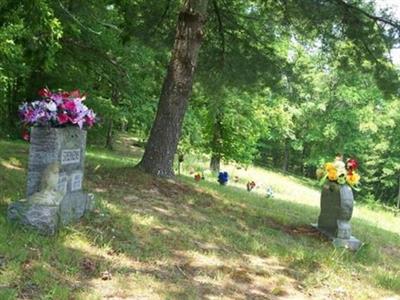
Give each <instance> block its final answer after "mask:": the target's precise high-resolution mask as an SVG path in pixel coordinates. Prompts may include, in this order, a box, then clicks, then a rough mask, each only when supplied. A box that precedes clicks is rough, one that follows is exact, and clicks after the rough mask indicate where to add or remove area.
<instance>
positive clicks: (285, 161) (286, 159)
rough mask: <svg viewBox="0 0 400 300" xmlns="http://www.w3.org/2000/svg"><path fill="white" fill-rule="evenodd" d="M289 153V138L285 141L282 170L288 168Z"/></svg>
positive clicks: (285, 170) (284, 170)
mask: <svg viewBox="0 0 400 300" xmlns="http://www.w3.org/2000/svg"><path fill="white" fill-rule="evenodd" d="M289 154H290V144H289V140H286V141H285V152H284V156H283V164H282V171H283V172H287V171H288V170H289Z"/></svg>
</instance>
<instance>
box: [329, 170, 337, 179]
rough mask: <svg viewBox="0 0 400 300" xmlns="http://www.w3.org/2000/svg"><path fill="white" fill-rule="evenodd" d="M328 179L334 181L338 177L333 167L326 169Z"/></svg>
mask: <svg viewBox="0 0 400 300" xmlns="http://www.w3.org/2000/svg"><path fill="white" fill-rule="evenodd" d="M328 179H329V180H331V181H335V180H337V179H338V176H337V172H336V169H335V168H333V169H330V170H329V171H328Z"/></svg>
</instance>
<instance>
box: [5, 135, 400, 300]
mask: <svg viewBox="0 0 400 300" xmlns="http://www.w3.org/2000/svg"><path fill="white" fill-rule="evenodd" d="M124 148H126V145H120V147H119V148H118V147H117V151H116V152H110V151H104V150H101V149H97V148H89V149H88V154H87V157H86V183H85V187H86V189H88V190H90V191H93V192H94V193H95V195H96V203H97V204H96V209H95V211H94V212H93V213H91V214H90V215H89V216H87V217H85V218H84V219H83V220H82V221H81V222H79V223H77V224H73V225H70V226H68V227H66V228H63V229H62V230H61V231H60V232H59V233H58V234H57V235H56V236H54V237H46V236H41V235H39V234H36V233H35V232H33V231H30V230H27V229H24V228H20V227H18V226H16V225H14V224H10V223H8V222H7V220H6V209H7V205H8V204H9V203H10V202H11V201H13V200H17V199H20V198H22V197H23V196H24V193H25V182H26V167H27V157H28V146H27V144H25V143H19V142H8V141H0V210H1V211H0V299H17V298H25V299H85V300H86V299H104V298H113V299H125V298H129V297H131V298H133V297H138V298H140V297H142V298H143V299H270V298H274V297H281V298H282V299H285V298H290V297H291V298H292V299H302V298H310V297H311V298H328V299H335V298H339V299H379V298H383V297H386V296H393V295H396V294H399V293H400V264H399V261H400V218H399V217H395V216H394V215H393V214H391V213H389V212H385V211H374V210H371V209H369V208H368V207H363V206H357V207H356V209H355V210H356V211H355V217H354V218H353V231H354V235H355V236H356V237H358V238H359V239H361V240H362V241H364V242H365V245H364V246H363V247H362V248H361V249H360V250H359V251H358V252H356V253H351V252H348V251H346V250H343V249H335V248H334V247H333V246H332V245H331V244H330V243H329V242H327V241H325V240H323V239H322V238H321V237H320V236H319V235H317V234H315V233H314V232H313V231H312V230H310V228H309V226H308V225H309V224H310V223H313V222H315V221H316V219H317V216H318V212H319V209H318V204H319V202H318V197H319V193H318V190H316V189H315V188H313V187H310V185H312V183H311V184H306V185H304V183H303V182H302V181H301V180H299V179H297V178H293V177H290V176H286V175H285V174H279V173H275V172H271V171H267V170H263V169H261V168H253V167H251V168H248V169H247V170H244V169H238V168H235V167H233V166H224V168H225V169H227V170H229V172H230V174H231V175H236V176H238V177H239V182H238V183H232V184H230V185H228V186H226V187H222V186H219V185H218V184H217V183H216V182H215V179H214V178H213V177H212V176H211V175H209V174H207V179H206V180H205V181H201V182H199V183H196V182H195V181H194V180H193V178H192V176H191V175H189V172H190V171H197V170H201V168H204V164H203V163H202V162H199V161H194V160H192V161H191V163H190V164H189V163H188V161H190V160H188V161H185V165H184V168H183V170H184V172H183V175H182V176H180V177H179V178H177V179H176V180H160V179H155V178H152V177H150V176H147V175H145V174H142V173H140V172H138V171H137V170H135V169H134V168H133V167H132V166H133V165H134V164H135V163H136V162H137V161H138V155H139V154H140V151H139V152H138V151H136V152H135V151H133V152H129V151H127V152H124V151H121V149H124ZM130 153H134V154H135V155H131V154H130ZM192 164H193V165H195V164H196V167H195V168H196V170H191V169H193V168H194V167H192V166H191V165H192ZM250 179H251V180H255V181H256V183H257V185H258V186H259V188H258V189H256V190H255V191H254V192H251V193H248V192H247V191H246V190H245V189H244V184H245V182H246V181H247V180H250ZM267 185H270V186H272V187H273V189H274V190H275V192H276V196H275V198H272V199H267V198H266V197H265V196H264V187H265V186H267ZM104 272H109V273H110V274H111V275H112V277H111V279H110V280H103V279H102V277H104V276H105V273H104ZM139 296H140V297H139ZM146 297H147V298H146Z"/></svg>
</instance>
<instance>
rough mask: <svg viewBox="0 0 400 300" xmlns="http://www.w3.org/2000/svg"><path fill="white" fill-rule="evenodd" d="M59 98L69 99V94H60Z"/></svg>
mask: <svg viewBox="0 0 400 300" xmlns="http://www.w3.org/2000/svg"><path fill="white" fill-rule="evenodd" d="M61 96H62V97H63V98H69V93H68V92H62V93H61Z"/></svg>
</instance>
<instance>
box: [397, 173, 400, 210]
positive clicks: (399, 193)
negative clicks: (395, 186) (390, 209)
mask: <svg viewBox="0 0 400 300" xmlns="http://www.w3.org/2000/svg"><path fill="white" fill-rule="evenodd" d="M397 208H399V209H400V176H399V192H398V194H397Z"/></svg>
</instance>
